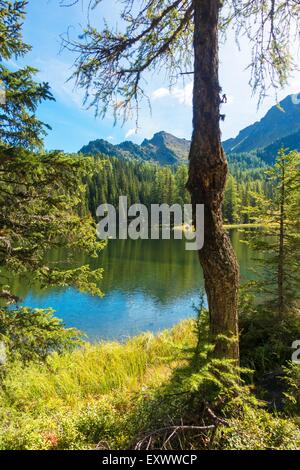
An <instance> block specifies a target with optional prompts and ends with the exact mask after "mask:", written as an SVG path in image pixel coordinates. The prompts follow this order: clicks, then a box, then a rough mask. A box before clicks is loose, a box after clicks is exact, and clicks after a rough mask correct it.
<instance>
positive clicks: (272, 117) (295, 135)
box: [79, 95, 300, 165]
mask: <svg viewBox="0 0 300 470" xmlns="http://www.w3.org/2000/svg"><path fill="white" fill-rule="evenodd" d="M223 146H224V149H225V151H226V153H227V154H228V157H229V161H230V160H235V162H237V161H240V162H242V161H243V159H244V158H247V159H248V160H249V158H250V159H251V158H252V159H254V161H255V164H256V163H257V161H258V160H260V159H262V160H264V161H265V162H266V163H270V162H272V161H274V158H275V155H276V153H277V151H278V150H279V148H281V147H282V146H284V147H286V148H289V149H291V150H292V149H295V150H300V105H298V104H295V103H294V102H293V100H292V95H289V96H287V97H286V98H285V99H284V100H282V101H281V102H280V103H279V105H277V106H273V107H272V108H271V109H270V110H269V111H268V112H267V113H266V115H265V116H264V117H263V118H262V119H261V120H260V121H257V122H255V123H254V124H252V125H251V126H248V127H245V128H244V129H242V130H241V131H240V132H239V134H238V135H237V137H235V138H231V139H228V140H225V142H223ZM189 148H190V141H189V140H186V139H179V138H178V137H175V136H174V135H172V134H169V133H167V132H164V131H161V132H157V133H156V134H154V136H153V137H152V139H149V140H148V139H145V140H144V141H143V142H142V144H141V145H137V144H134V143H133V142H131V141H126V142H122V143H121V144H118V145H113V144H111V143H110V142H107V141H106V140H103V139H98V140H94V141H92V142H90V143H89V144H88V145H85V146H84V147H82V149H81V150H80V151H79V153H83V154H87V155H96V154H97V153H101V154H104V155H108V156H110V157H117V158H122V159H128V158H129V159H130V158H138V159H142V160H150V161H154V162H157V163H160V164H161V165H172V164H176V163H180V162H186V161H187V159H188V154H189ZM243 154H244V157H243ZM246 154H251V155H252V156H251V155H248V156H246ZM236 155H240V157H238V158H236ZM257 157H259V159H257Z"/></svg>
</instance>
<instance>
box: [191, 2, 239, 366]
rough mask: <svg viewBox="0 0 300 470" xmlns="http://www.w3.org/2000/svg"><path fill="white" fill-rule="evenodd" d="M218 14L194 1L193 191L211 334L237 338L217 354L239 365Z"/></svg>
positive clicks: (206, 4)
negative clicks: (226, 211)
mask: <svg viewBox="0 0 300 470" xmlns="http://www.w3.org/2000/svg"><path fill="white" fill-rule="evenodd" d="M219 8H220V2H219V0H194V22H195V30H194V95H193V136H192V145H191V150H190V156H189V160H190V166H189V181H188V189H189V191H190V194H191V198H192V204H193V205H194V204H204V206H205V209H204V211H205V240H204V247H203V248H202V249H201V250H200V251H199V259H200V263H201V265H202V268H203V273H204V279H205V290H206V293H207V297H208V305H209V314H210V325H211V333H212V334H213V335H217V334H225V335H227V336H228V335H232V336H234V337H235V338H236V340H235V341H232V342H230V343H228V342H224V341H217V343H216V348H215V354H216V355H217V356H219V357H229V358H233V359H236V360H238V358H239V345H238V305H237V304H238V287H239V268H238V263H237V260H236V256H235V253H234V251H233V248H232V246H231V242H230V240H229V237H228V236H227V234H226V232H225V230H224V229H223V221H222V202H223V195H224V188H225V183H226V176H227V160H226V156H225V154H224V151H223V148H222V144H221V133H220V91H221V90H220V86H219V78H218V70H219V46H218V19H219Z"/></svg>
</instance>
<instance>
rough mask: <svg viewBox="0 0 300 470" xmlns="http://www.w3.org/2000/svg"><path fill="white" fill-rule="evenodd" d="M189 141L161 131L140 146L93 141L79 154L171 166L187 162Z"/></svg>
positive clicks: (128, 143) (130, 143) (129, 143)
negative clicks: (131, 159)
mask: <svg viewBox="0 0 300 470" xmlns="http://www.w3.org/2000/svg"><path fill="white" fill-rule="evenodd" d="M189 149H190V141H188V140H186V139H179V138H178V137H175V136H174V135H172V134H168V133H167V132H164V131H161V132H157V133H156V134H154V136H153V137H152V139H149V140H148V139H145V140H144V141H143V142H142V144H141V145H137V144H134V143H133V142H130V141H126V142H122V143H121V144H118V145H113V144H111V143H109V142H107V141H105V140H103V139H99V140H94V141H92V142H90V143H89V144H88V145H85V146H84V147H82V149H81V150H80V151H79V153H83V154H86V155H96V154H97V153H102V154H105V155H108V156H110V157H117V158H132V157H133V158H140V159H142V160H151V161H154V162H158V163H160V164H161V165H173V164H175V163H179V162H182V161H187V159H188V154H189Z"/></svg>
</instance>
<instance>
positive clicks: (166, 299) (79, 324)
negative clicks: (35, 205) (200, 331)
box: [12, 231, 253, 341]
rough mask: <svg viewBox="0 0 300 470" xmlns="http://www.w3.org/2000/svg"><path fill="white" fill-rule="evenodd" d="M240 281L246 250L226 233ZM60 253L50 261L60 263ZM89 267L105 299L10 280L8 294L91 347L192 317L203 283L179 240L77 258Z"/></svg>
mask: <svg viewBox="0 0 300 470" xmlns="http://www.w3.org/2000/svg"><path fill="white" fill-rule="evenodd" d="M231 239H232V242H233V245H234V248H235V250H236V252H237V255H238V258H239V261H240V266H241V274H242V279H244V280H247V279H249V278H251V277H253V273H252V271H251V267H252V266H253V260H252V259H251V253H250V250H249V247H248V246H247V245H245V244H243V243H241V242H240V239H241V234H239V233H238V232H237V231H232V232H231ZM66 256H67V255H66V253H65V252H64V251H63V250H61V251H59V252H53V253H50V254H49V257H50V259H53V260H54V261H57V260H59V259H64V258H65V257H66ZM86 262H91V264H92V265H93V266H94V267H97V266H101V267H103V268H104V270H105V272H104V279H103V281H102V282H101V284H100V287H101V288H102V290H103V292H104V293H105V296H104V298H97V297H93V296H91V295H89V294H83V293H81V292H79V291H76V290H75V289H73V288H66V289H57V288H49V289H44V290H42V289H40V288H39V287H38V286H36V285H32V284H31V283H30V280H28V281H25V280H24V279H18V278H15V279H13V282H12V284H13V289H14V292H17V294H19V295H20V296H21V297H22V305H26V306H29V307H34V308H46V307H51V308H53V309H54V310H55V312H56V315H57V316H58V317H60V318H62V319H63V320H64V323H65V325H66V326H72V327H76V328H78V329H79V330H81V331H83V332H84V333H86V334H87V336H88V339H89V340H91V341H94V340H99V339H118V340H122V339H124V338H127V337H128V336H132V335H135V334H138V333H140V332H143V331H152V332H157V331H159V330H162V329H165V328H169V327H171V326H173V325H174V324H175V323H177V322H178V321H180V320H181V319H184V318H187V317H191V316H194V315H195V312H194V308H193V306H194V305H198V304H199V301H200V292H201V290H202V289H203V278H202V273H201V269H200V266H199V262H198V258H197V253H196V252H187V251H186V250H185V243H184V241H181V240H136V241H133V240H114V241H110V242H109V244H108V247H107V248H106V249H105V250H104V251H103V253H102V254H101V256H100V258H99V259H98V260H89V259H87V258H86V257H85V256H84V255H77V256H76V257H75V260H74V265H76V264H77V265H78V264H80V263H86Z"/></svg>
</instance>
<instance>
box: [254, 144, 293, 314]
mask: <svg viewBox="0 0 300 470" xmlns="http://www.w3.org/2000/svg"><path fill="white" fill-rule="evenodd" d="M266 177H267V178H268V180H269V182H270V184H271V185H272V197H271V198H270V197H267V195H264V194H262V193H252V198H253V199H254V201H255V204H253V205H252V207H250V205H249V207H248V208H246V213H248V214H249V219H250V221H251V222H254V223H256V224H260V225H264V226H265V229H264V230H251V231H248V232H246V234H247V235H248V238H249V242H250V244H251V246H252V248H253V249H254V251H255V252H256V253H257V254H259V253H263V254H264V261H263V271H262V280H261V281H259V282H258V285H257V287H258V288H259V290H260V291H261V292H263V293H264V294H265V295H264V302H263V303H264V306H265V308H268V309H269V311H270V312H272V313H273V312H274V311H275V310H277V312H278V316H279V317H281V318H282V317H283V315H284V314H285V313H288V312H292V311H293V310H295V309H297V300H298V299H299V292H298V290H299V289H298V286H299V257H300V237H299V224H300V222H299V221H300V214H299V207H300V205H299V188H300V159H299V154H298V153H297V152H290V153H285V151H284V149H282V150H281V151H280V152H279V154H278V156H277V158H276V162H275V164H274V166H273V167H272V168H271V169H269V170H267V171H266ZM266 260H267V261H266Z"/></svg>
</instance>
